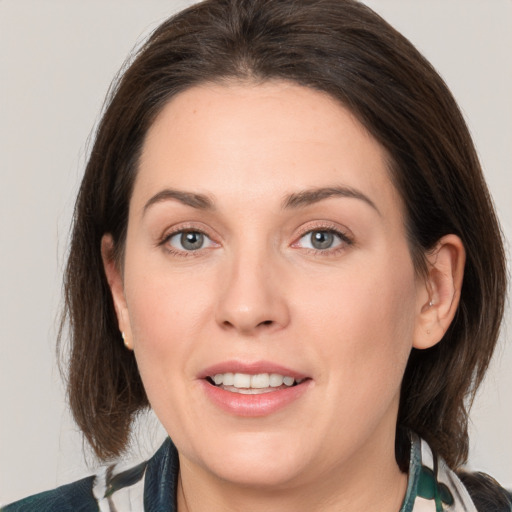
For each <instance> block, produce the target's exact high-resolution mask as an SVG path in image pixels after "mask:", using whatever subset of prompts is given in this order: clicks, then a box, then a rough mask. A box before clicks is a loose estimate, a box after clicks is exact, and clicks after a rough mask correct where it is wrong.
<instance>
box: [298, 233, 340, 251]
mask: <svg viewBox="0 0 512 512" xmlns="http://www.w3.org/2000/svg"><path fill="white" fill-rule="evenodd" d="M349 243H350V240H349V239H348V238H347V237H346V236H345V235H344V234H343V233H339V232H337V231H334V230H332V229H315V230H312V231H308V232H307V233H306V234H304V235H302V237H301V238H300V239H299V241H298V242H297V245H299V246H300V247H304V248H305V249H314V250H317V251H327V250H329V249H335V248H336V247H339V246H341V245H343V244H349Z"/></svg>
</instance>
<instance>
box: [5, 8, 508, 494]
mask: <svg viewBox="0 0 512 512" xmlns="http://www.w3.org/2000/svg"><path fill="white" fill-rule="evenodd" d="M189 3H191V2H189V1H186V0H181V1H180V0H174V1H172V0H167V1H163V0H145V1H142V0H137V1H136V0H107V1H106V0H101V1H100V0H88V1H87V2H83V1H82V0H0V240H1V242H0V244H1V245H0V274H1V276H0V503H4V504H5V503H7V502H9V501H12V500H14V499H17V498H20V497H22V496H25V495H27V494H31V493H34V492H39V491H42V490H45V489H48V488H52V487H55V486H56V485H57V484H63V483H66V482H69V481H71V480H74V479H77V478H79V477H82V476H85V475H86V474H89V473H91V472H93V471H94V467H95V466H94V463H93V462H92V463H90V464H89V465H87V464H86V462H85V460H84V455H83V446H82V441H81V438H80V436H79V434H78V433H77V431H76V428H75V427H74V425H73V423H72V421H71V419H70V417H69V413H68V412H67V408H66V405H65V398H64V391H63V386H62V383H61V379H60V376H59V372H58V370H57V366H56V357H55V339H56V331H57V322H56V316H57V313H58V309H59V304H60V300H61V296H60V294H61V274H62V268H63V266H64V262H65V254H66V247H67V241H68V230H69V223H70V218H71V212H72V207H73V203H74V196H75V193H76V190H77V187H78V183H79V180H80V176H81V174H82V172H83V168H84V162H85V159H86V155H87V150H88V144H87V140H88V137H89V135H90V133H91V131H92V128H93V126H94V125H95V123H96V122H97V120H98V116H99V112H100V109H101V106H102V103H103V99H104V96H105V94H106V91H107V89H108V86H109V84H110V81H111V79H112V78H113V77H114V75H115V74H116V72H117V70H118V69H119V68H120V66H121V64H122V63H123V61H124V59H125V58H126V57H127V56H128V54H129V52H130V51H131V50H132V48H133V47H134V45H135V43H136V42H140V41H142V40H143V38H144V37H145V36H146V35H147V34H148V33H149V31H150V30H151V29H153V28H155V27H156V25H158V23H159V22H161V21H162V20H163V19H164V18H165V17H167V16H168V15H169V14H171V13H172V12H175V11H176V10H178V9H180V8H181V7H184V6H185V5H188V4H189ZM367 3H368V4H369V5H371V6H372V7H373V8H374V9H375V10H377V12H379V13H380V14H382V15H383V16H384V18H386V19H387V20H388V21H389V22H391V24H393V25H394V26H395V27H396V28H397V29H399V30H400V31H401V32H402V33H403V34H404V35H406V36H407V37H408V38H409V39H410V40H411V41H412V42H413V43H414V44H415V45H416V46H417V47H418V48H419V49H420V51H422V52H423V53H424V54H425V55H426V57H427V58H428V59H429V60H431V62H432V63H433V64H434V66H435V67H436V68H437V69H438V70H439V72H440V73H441V75H442V76H443V77H444V79H445V80H446V82H447V83H448V85H449V87H450V88H451V89H452V91H453V93H454V95H455V97H456V98H457V100H458V101H459V104H460V106H461V108H462V110H463V112H464V115H465V117H466V120H467V122H468V124H469V127H470V129H471V132H472V134H473V136H474V139H475V142H476V145H477V148H478V151H479V154H480V157H481V160H482V163H483V167H484V170H485V174H486V177H487V180H488V183H489V186H490V189H491V192H492V194H493V196H494V200H495V203H496V206H497V210H498V213H499V216H500V218H501V222H502V225H503V230H504V234H505V236H506V238H507V240H511V239H512V201H511V199H510V196H511V192H512V172H511V167H512V166H511V164H512V157H511V154H512V153H511V145H512V60H511V55H510V53H511V52H510V49H511V48H512V30H511V28H512V1H511V0H368V1H367ZM508 253H509V255H510V250H509V249H508ZM509 258H510V256H509ZM510 313H511V310H510V307H509V308H508V309H507V312H506V319H508V318H510ZM511 337H512V334H511V333H510V332H507V329H506V326H505V328H504V332H503V334H502V337H501V344H500V347H499V350H498V354H497V357H496V358H495V361H494V363H493V366H492V368H491V370H490V372H489V375H488V378H487V380H486V382H485V385H484V387H483V388H482V390H481V392H480V394H479V395H478V398H477V400H476V402H475V405H474V408H473V412H472V414H471V454H470V461H469V462H470V467H471V468H473V469H479V470H484V471H487V472H489V473H490V474H492V475H493V476H495V477H496V478H497V479H498V480H499V481H501V483H503V484H506V485H508V486H512V371H511V370H510V369H511V368H512V346H511V341H512V340H511ZM139 433H140V434H141V437H142V439H143V441H142V442H140V443H138V444H136V445H135V446H134V449H133V450H132V453H131V456H132V457H133V458H137V457H145V456H147V455H148V454H149V453H151V451H152V450H153V449H154V448H155V447H156V446H158V444H159V441H160V439H161V438H162V436H163V435H164V433H163V432H162V430H161V429H159V428H158V426H156V421H154V420H153V419H151V418H149V420H148V421H147V422H146V421H145V420H144V419H143V420H142V421H141V422H140V424H139ZM86 453H87V452H86Z"/></svg>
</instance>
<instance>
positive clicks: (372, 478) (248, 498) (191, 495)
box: [178, 438, 407, 512]
mask: <svg viewBox="0 0 512 512" xmlns="http://www.w3.org/2000/svg"><path fill="white" fill-rule="evenodd" d="M381 441H382V440H381ZM387 441H388V442H386V443H382V442H381V443H378V444H379V445H380V446H384V447H385V449H380V450H379V449H377V447H376V444H375V443H371V445H370V444H368V446H367V447H365V448H364V449H363V450H362V451H359V452H358V454H357V456H355V457H353V460H350V461H345V462H344V463H343V464H342V465H340V466H337V467H333V468H329V470H328V471H325V472H324V473H317V474H315V475H314V478H311V479H309V480H308V479H307V478H297V479H295V480H294V481H293V482H288V483H286V484H283V485H280V486H272V487H262V486H248V485H238V484H237V483H233V482H227V481H225V480H221V479H219V478H217V477H216V476H215V475H212V474H211V473H209V472H207V471H206V470H205V469H204V468H201V467H199V466H198V465H195V464H194V463H191V462H190V461H187V460H182V457H181V456H180V479H179V485H178V512H210V511H211V510H223V511H226V512H230V511H239V510H251V512H292V511H294V512H295V511H296V510H308V511H309V512H320V511H321V512H331V511H332V512H334V511H339V510H343V511H345V512H363V511H364V512H367V511H368V510H376V508H378V510H379V511H381V512H398V511H399V509H400V506H401V504H402V502H403V499H404V496H405V491H406V488H407V475H405V474H404V473H401V472H400V470H399V468H398V465H397V464H396V461H395V456H394V438H392V439H388V440H387ZM389 447H391V448H392V449H389Z"/></svg>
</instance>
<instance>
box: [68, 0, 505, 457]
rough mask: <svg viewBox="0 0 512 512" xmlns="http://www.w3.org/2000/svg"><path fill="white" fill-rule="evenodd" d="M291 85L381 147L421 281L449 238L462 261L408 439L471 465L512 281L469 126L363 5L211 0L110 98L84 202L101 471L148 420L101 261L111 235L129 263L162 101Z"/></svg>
mask: <svg viewBox="0 0 512 512" xmlns="http://www.w3.org/2000/svg"><path fill="white" fill-rule="evenodd" d="M230 79H239V80H240V79H241V80H251V81H265V80H273V79H284V80H290V81H294V82H296V83H299V84H302V85H304V86H306V87H311V88H314V89H318V90H321V91H324V92H327V93H328V94H330V95H331V96H332V97H334V98H336V99H338V100H339V101H340V102H341V103H342V104H343V105H345V106H346V107H348V108H349V109H350V110H351V111H352V112H353V113H354V114H355V115H356V116H357V117H358V119H359V120H360V121H361V123H362V124H363V125H364V126H365V127H366V128H367V129H368V130H369V132H371V134H372V135H373V136H374V137H375V139H376V140H377V141H379V142H380V144H382V146H383V147H384V148H386V150H387V152H388V154H389V160H390V172H391V175H392V177H393V180H394V183H395V186H396V188H397V189H398V191H399V192H400V194H401V196H402V198H403V201H404V204H405V211H406V227H407V230H408V236H409V243H410V247H411V254H412V257H413V260H414V263H415V266H416V269H417V270H418V272H420V273H421V272H422V271H424V270H425V265H426V263H425V261H426V260H425V254H426V253H427V252H428V251H429V249H431V248H433V247H434V245H435V243H436V242H437V241H438V240H439V238H440V237H442V236H443V235H445V234H448V233H454V234H456V235H458V236H459V237H460V238H461V239H462V241H463V243H464V246H465V249H466V253H467V260H466V267H465V278H464V284H463V289H462V296H461V301H460V306H459V309H458V312H457V315H456V317H455V319H454V321H453V323H452V325H451V326H450V328H449V330H448V332H447V333H446V335H445V337H444V339H443V340H442V341H441V342H440V343H438V344H437V345H436V346H434V347H433V348H431V349H428V350H423V351H419V350H415V349H413V351H412V353H411V355H410V359H409V362H408V365H407V369H406V372H405V375H404V379H403V384H402V392H401V401H400V410H399V417H398V424H399V425H400V426H403V427H406V428H408V429H412V430H414V431H416V432H417V433H418V434H419V435H420V436H422V437H424V438H425V439H426V440H427V441H428V442H429V444H430V445H431V446H432V447H433V449H434V450H435V451H437V452H438V453H440V454H441V455H442V456H443V457H444V458H445V459H446V461H447V463H448V464H449V465H450V466H452V467H458V466H459V465H460V464H461V463H462V462H464V461H465V459H466V457H467V451H468V435H467V405H468V404H469V403H470V402H471V400H472V398H473V396H474V392H475V390H476V388H477V387H478V385H479V384H480V382H481V380H482V378H483V375H484V373H485V371H486V369H487V366H488V363H489V360H490V358H491V355H492V353H493V350H494V346H495V343H496V340H497V337H498V331H499V326H500V322H501V317H502V314H503V307H504V295H505V289H506V282H505V281H506V275H505V263H504V251H503V247H502V242H501V235H500V230H499V226H498V223H497V220H496V217H495V214H494V210H493V207H492V203H491V200H490V198H489V194H488V191H487V187H486V185H485V182H484V179H483V176H482V172H481V168H480V165H479V162H478V158H477V155H476V152H475V149H474V146H473V143H472V141H471V138H470V135H469V133H468V129H467V127H466V125H465V122H464V120H463V118H462V115H461V113H460V111H459V109H458V107H457V105H456V103H455V100H454V99H453V97H452V95H451V94H450V92H449V91H448V89H447V87H446V85H445V84H444V83H443V81H442V79H441V78H440V77H439V75H438V74H437V73H436V72H435V70H434V69H433V68H432V66H431V65H430V64H429V63H428V62H427V61H426V60H425V59H424V58H423V57H422V56H421V55H420V54H419V52H418V51H417V50H416V49H415V48H414V46H413V45H412V44H411V43H410V42H409V41H408V40H407V39H405V38H404V37H403V36H402V35H400V34H399V33H398V32H397V31H395V30H394V29H393V28H392V27H391V26H390V25H389V24H387V23H386V22H385V21H384V20H383V19H382V18H380V17H379V16H378V15H377V14H375V13H374V12H373V11H372V10H371V9H369V8H368V7H366V6H364V5H362V4H360V3H358V2H356V1H354V0H207V1H205V2H202V3H199V4H197V5H195V6H192V7H190V8H188V9H186V10H184V11H182V12H181V13H179V14H178V15H176V16H174V17H172V18H170V19H169V20H167V21H165V22H164V23H163V24H162V25H161V26H160V27H158V28H157V29H156V31H155V32H154V33H153V34H152V35H151V37H150V38H149V40H148V41H147V42H146V43H145V45H144V46H143V47H142V48H141V50H140V51H139V53H138V54H137V56H136V58H135V59H134V61H133V63H132V64H131V65H130V66H129V67H128V69H127V70H126V71H125V73H124V74H123V76H122V77H121V79H120V80H119V82H118V83H117V85H116V86H115V88H114V90H113V91H112V93H111V95H110V98H109V101H108V106H107V107H106V110H105V112H104V114H103V118H102V120H101V123H100V125H99V128H98V130H97V134H96V139H95V142H94V146H93V148H92V151H91V154H90V158H89V161H88V164H87V168H86V171H85V175H84V178H83V181H82V185H81V188H80V192H79V195H78V199H77V203H76V209H75V217H74V228H73V234H72V241H71V248H70V254H69V261H68V266H67V270H66V276H65V299H66V308H65V312H64V313H65V317H64V318H65V320H66V319H67V320H68V321H69V323H70V327H71V329H70V365H69V384H68V391H69V400H70V404H71V408H72V411H73V414H74V417H75V420H76V421H77V423H78V425H79V427H80V428H81V429H82V431H83V432H84V434H85V436H86V438H87V440H88V441H89V442H90V444H91V445H92V447H93V449H94V450H95V452H96V454H97V455H98V456H99V457H100V458H104V459H105V458H109V457H113V456H117V455H119V454H120V453H121V452H122V451H123V449H124V448H125V447H126V443H127V440H128V435H129V432H130V425H131V422H132V420H133V418H134V416H135V415H136V414H137V412H138V411H140V410H141V409H143V408H145V407H147V406H148V400H147V397H146V394H145V391H144V388H143V385H142V382H141V380H140V377H139V374H138V371H137V366H136V362H135V359H134V356H133V353H131V352H129V351H127V350H126V349H125V348H124V346H123V344H122V341H121V337H120V333H119V331H118V327H117V321H116V316H115V312H114V308H113V303H112V299H111V295H110V290H109V287H108V284H107V281H106V278H105V274H104V271H103V265H102V260H101V254H100V243H101V238H102V236H103V235H104V234H105V233H111V234H112V236H113V239H114V243H115V253H116V254H115V257H116V258H117V259H118V262H119V263H121V262H122V253H123V247H124V239H125V234H126V227H127V219H128V207H129V201H130V196H131V191H132V187H133V183H134V177H135V174H136V172H137V162H138V157H139V155H140V151H141V147H142V145H143V143H144V137H145V134H146V133H147V131H148V128H149V127H150V126H151V123H152V122H153V120H154V119H155V116H157V114H158V113H159V112H160V111H161V109H162V107H163V106H164V105H165V104H166V102H167V101H168V100H169V99H170V98H171V97H173V96H174V95H176V94H178V93H179V92H180V91H183V90H185V89H187V88H190V87H192V86H193V85H195V84H200V83H204V82H208V81H209V82H221V81H223V80H230Z"/></svg>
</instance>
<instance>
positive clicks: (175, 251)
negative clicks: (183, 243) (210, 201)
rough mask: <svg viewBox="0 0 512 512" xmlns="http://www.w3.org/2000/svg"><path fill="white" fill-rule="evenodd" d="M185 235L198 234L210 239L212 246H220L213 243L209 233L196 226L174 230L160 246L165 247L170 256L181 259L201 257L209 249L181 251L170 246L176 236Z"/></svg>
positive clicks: (164, 237)
mask: <svg viewBox="0 0 512 512" xmlns="http://www.w3.org/2000/svg"><path fill="white" fill-rule="evenodd" d="M185 233H198V234H200V235H202V236H204V237H205V238H206V239H208V240H209V241H210V242H211V243H212V244H215V245H218V244H217V243H216V242H214V241H213V239H212V237H211V236H209V235H208V233H206V232H205V230H203V229H199V228H197V227H194V226H190V227H187V226H180V228H179V229H176V230H173V231H171V232H170V233H166V234H165V235H164V236H163V237H162V239H161V240H160V241H159V242H158V244H157V245H158V246H160V247H163V248H164V250H165V251H166V252H168V253H169V254H172V255H173V256H178V257H181V258H190V257H194V256H200V255H201V254H202V252H203V251H204V250H205V249H208V248H207V247H201V248H200V249H196V250H189V251H187V250H185V249H183V250H180V249H176V248H174V247H173V246H172V245H170V244H169V242H170V240H171V239H172V238H173V237H175V236H176V235H183V234H185Z"/></svg>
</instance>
